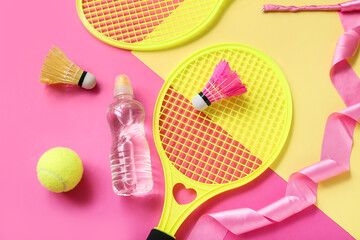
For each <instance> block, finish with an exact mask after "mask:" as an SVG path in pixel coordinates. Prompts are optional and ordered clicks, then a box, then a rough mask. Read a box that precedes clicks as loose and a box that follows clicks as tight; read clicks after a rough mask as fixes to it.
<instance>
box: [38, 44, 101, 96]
mask: <svg viewBox="0 0 360 240" xmlns="http://www.w3.org/2000/svg"><path fill="white" fill-rule="evenodd" d="M40 82H42V83H48V84H56V83H64V84H72V85H79V86H80V87H83V88H85V89H92V88H94V87H95V85H96V79H95V76H94V75H92V74H91V73H88V72H86V71H84V70H82V69H81V68H79V67H78V66H76V65H75V64H74V63H73V62H72V61H70V60H69V59H68V58H67V57H66V56H65V54H64V53H63V52H62V51H61V50H60V49H59V48H57V47H53V48H52V49H50V51H49V54H48V55H47V56H46V59H45V62H44V63H43V68H42V70H41V76H40Z"/></svg>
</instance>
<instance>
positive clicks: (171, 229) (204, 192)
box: [153, 43, 292, 237]
mask: <svg viewBox="0 0 360 240" xmlns="http://www.w3.org/2000/svg"><path fill="white" fill-rule="evenodd" d="M224 49H225V50H226V49H235V51H236V50H238V51H245V52H247V53H249V54H252V55H255V56H256V57H258V58H259V59H260V60H262V61H263V62H264V63H266V65H267V66H268V67H269V69H271V70H272V71H273V74H275V75H274V76H275V77H276V79H277V80H278V81H277V83H275V84H279V85H280V87H281V89H282V91H283V97H284V101H285V104H286V111H284V112H285V113H284V119H282V120H283V121H284V125H283V129H282V132H281V136H278V137H279V140H278V144H277V146H276V147H275V148H274V149H273V151H272V152H271V153H270V154H269V157H268V159H261V157H260V159H261V160H263V161H264V163H263V164H262V165H261V166H260V167H259V168H258V169H256V170H255V171H254V172H253V173H252V174H250V175H248V176H246V177H244V178H241V179H239V180H237V181H234V182H229V183H225V184H205V183H201V182H197V181H195V180H192V179H190V178H188V177H186V176H185V175H184V174H182V173H181V172H180V171H178V170H177V169H176V168H175V167H174V165H173V163H172V162H171V161H170V160H168V157H167V156H166V153H165V151H164V149H163V146H162V143H161V140H160V133H159V131H158V130H159V120H160V119H159V118H160V115H161V114H160V113H161V106H162V101H163V99H164V96H165V94H166V92H167V89H168V88H169V87H170V86H172V87H174V88H175V89H176V86H173V81H174V79H175V78H176V77H177V76H178V75H179V74H181V73H182V74H183V73H184V72H186V71H183V70H184V69H185V68H186V67H187V66H190V64H191V63H194V62H195V63H196V61H195V60H196V59H200V58H201V57H202V56H205V55H207V54H212V53H214V54H216V52H217V51H220V52H221V51H223V50H224ZM225 60H226V58H225ZM230 66H231V67H232V68H235V70H237V69H236V67H237V66H233V65H231V63H230ZM211 67H212V68H213V67H215V64H214V66H211ZM187 72H189V74H190V71H187ZM238 73H239V74H240V75H241V74H242V73H241V72H238ZM245 79H246V78H245ZM199 81H200V80H199ZM243 82H244V83H245V84H246V83H247V82H246V80H243ZM202 84H203V83H199V84H194V86H193V89H190V90H189V89H188V88H186V89H185V88H183V89H176V90H177V91H178V92H179V93H181V94H183V95H184V96H185V97H186V98H187V99H188V100H189V99H190V100H191V98H190V97H191V96H190V95H189V94H191V93H192V94H194V95H195V94H196V93H198V90H199V89H198V88H199V86H201V85H202ZM175 85H176V84H175ZM247 87H248V91H256V90H258V89H256V88H255V89H254V86H247ZM257 88H261V84H260V85H259V86H258V87H257ZM246 94H249V93H246ZM221 101H226V99H224V100H221ZM221 101H220V102H221ZM229 101H231V100H229ZM219 104H221V103H219ZM274 104H276V102H275V100H274ZM219 106H220V105H219ZM219 106H215V105H214V106H213V105H212V106H210V107H209V108H208V109H209V111H211V108H218V107H219ZM215 112H216V111H215ZM205 114H206V115H207V116H209V117H210V118H211V115H212V113H211V112H206V111H205ZM212 116H215V115H212ZM291 119H292V99H291V94H290V90H289V86H288V84H287V81H286V79H285V77H284V75H283V73H282V72H281V70H280V69H279V68H278V66H277V65H276V64H275V63H274V62H273V61H272V60H271V59H270V58H269V57H267V56H266V55H264V54H263V53H261V52H259V51H258V50H256V49H254V48H251V47H248V46H245V45H241V44H231V43H230V44H220V45H215V46H212V47H209V48H206V49H203V50H201V51H199V52H197V53H195V54H194V55H192V56H190V57H189V58H188V59H186V60H185V61H184V62H183V63H182V64H180V65H179V66H178V67H177V68H176V69H175V70H174V72H173V73H172V74H171V75H170V76H169V78H168V80H167V81H166V82H165V84H164V85H163V87H162V89H161V92H160V94H159V96H158V99H157V102H156V106H155V111H154V121H153V128H154V129H153V130H154V139H155V144H156V148H157V150H158V152H159V155H160V157H161V162H162V165H163V170H164V175H165V182H166V184H165V202H164V209H163V213H162V217H161V220H160V223H159V225H158V227H157V228H156V229H158V230H160V231H163V232H165V233H166V234H168V235H171V236H173V237H174V235H175V233H176V231H177V229H178V228H179V227H180V225H181V224H182V222H183V221H184V220H185V219H186V218H187V217H188V215H189V214H190V213H191V212H193V210H195V209H196V208H197V207H198V206H199V205H201V204H202V203H203V202H205V201H206V200H208V199H210V198H212V197H214V196H215V195H217V194H219V193H222V192H224V191H227V190H231V189H234V188H237V187H239V186H241V185H244V184H246V183H248V182H250V181H252V180H253V179H255V178H256V177H258V176H259V175H260V174H261V173H262V172H264V171H265V170H266V169H267V168H268V167H269V166H270V164H271V163H272V162H273V161H274V160H275V158H276V157H277V155H278V154H279V152H280V150H281V149H282V147H283V145H284V143H285V141H286V138H287V136H288V133H289V130H290V125H291ZM216 124H218V125H220V126H221V127H223V128H225V129H226V128H227V127H226V125H227V122H221V121H220V122H219V121H217V122H216ZM227 131H228V132H229V134H231V135H233V136H235V137H234V138H235V139H236V133H233V132H231V129H227ZM239 142H240V143H242V142H241V140H240V141H239ZM242 144H243V143H242ZM244 146H245V147H248V146H247V145H246V144H244ZM250 149H251V148H250ZM260 155H261V154H260ZM177 183H182V184H184V186H185V187H186V188H187V189H194V190H195V191H196V193H197V196H196V199H195V200H194V201H193V202H191V203H189V204H185V205H181V204H178V203H177V202H176V200H175V199H174V197H173V188H174V186H175V185H176V184H177Z"/></svg>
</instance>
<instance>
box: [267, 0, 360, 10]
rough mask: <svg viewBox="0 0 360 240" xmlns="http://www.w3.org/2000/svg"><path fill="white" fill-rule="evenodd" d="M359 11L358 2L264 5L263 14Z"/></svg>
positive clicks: (356, 0)
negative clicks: (297, 5) (299, 5)
mask: <svg viewBox="0 0 360 240" xmlns="http://www.w3.org/2000/svg"><path fill="white" fill-rule="evenodd" d="M359 10H360V0H353V1H349V2H343V3H339V4H336V5H312V6H301V7H296V6H280V5H270V4H269V5H264V8H263V12H298V11H340V12H352V11H359Z"/></svg>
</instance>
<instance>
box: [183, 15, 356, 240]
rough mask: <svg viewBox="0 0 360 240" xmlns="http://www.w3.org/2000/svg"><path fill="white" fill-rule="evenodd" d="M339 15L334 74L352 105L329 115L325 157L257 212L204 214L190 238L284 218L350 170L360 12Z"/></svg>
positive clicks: (252, 227)
mask: <svg viewBox="0 0 360 240" xmlns="http://www.w3.org/2000/svg"><path fill="white" fill-rule="evenodd" d="M339 14H340V17H341V20H342V23H343V26H344V29H345V30H346V32H345V33H344V34H343V35H341V36H340V38H339V39H338V42H337V45H336V49H335V53H334V57H333V62H332V66H331V69H330V78H331V81H332V83H333V85H334V87H335V88H336V90H337V91H338V93H339V94H340V96H341V98H342V100H343V101H344V103H345V104H346V106H347V108H345V109H343V110H342V111H339V112H335V113H332V114H331V115H330V116H329V118H328V120H327V122H326V127H325V132H324V138H323V144H322V149H321V159H320V162H317V163H315V164H313V165H310V166H308V167H306V168H304V169H302V170H300V171H298V172H295V173H293V174H292V175H291V176H290V178H289V181H288V184H287V189H286V194H285V197H283V198H281V199H280V200H278V201H276V202H274V203H272V204H270V205H268V206H266V207H264V208H262V209H260V210H258V211H255V210H252V209H249V208H243V209H236V210H230V211H224V212H219V213H214V214H209V215H205V216H203V217H201V218H200V219H199V221H198V223H197V224H196V225H195V227H194V229H193V231H192V232H191V234H190V236H189V238H188V239H189V240H195V239H203V238H204V236H206V239H208V240H215V239H224V237H225V236H226V233H227V232H228V231H230V232H232V233H234V234H237V235H238V234H242V233H245V232H248V231H252V230H255V229H257V228H261V227H264V226H267V225H270V224H272V223H275V222H280V221H282V220H284V219H286V218H288V217H290V216H292V215H294V214H296V213H298V212H300V211H302V210H304V209H305V208H307V207H309V206H311V205H313V204H314V203H315V202H316V195H317V186H318V183H319V182H321V181H324V180H327V179H329V178H332V177H335V176H337V175H339V174H341V173H344V172H346V171H349V164H350V155H351V148H352V144H353V133H354V129H355V125H356V122H360V80H359V78H358V77H357V75H356V73H355V72H354V71H353V69H352V68H351V66H350V65H349V63H348V62H347V60H346V59H347V58H350V57H352V56H354V54H355V53H356V51H357V49H358V45H359V41H360V14H355V15H354V14H350V15H347V14H344V13H339ZM349 19H350V20H349ZM354 24H356V25H355V26H353V25H354Z"/></svg>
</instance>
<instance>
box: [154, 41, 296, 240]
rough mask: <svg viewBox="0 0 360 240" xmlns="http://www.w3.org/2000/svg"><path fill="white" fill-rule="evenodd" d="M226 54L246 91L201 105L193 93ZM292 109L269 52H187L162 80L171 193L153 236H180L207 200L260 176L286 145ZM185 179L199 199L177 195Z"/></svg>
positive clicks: (161, 123) (162, 131)
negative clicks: (198, 106)
mask: <svg viewBox="0 0 360 240" xmlns="http://www.w3.org/2000/svg"><path fill="white" fill-rule="evenodd" d="M221 59H224V60H226V61H228V62H229V64H230V66H231V69H233V70H235V71H236V72H237V73H238V74H239V75H240V76H241V81H242V82H243V83H245V84H246V87H247V89H248V92H247V93H246V94H243V95H241V96H235V97H230V98H227V99H223V100H220V101H219V102H215V103H214V104H212V105H211V106H210V107H208V108H207V109H206V110H205V111H203V112H199V111H197V110H195V109H194V108H193V106H192V104H191V99H192V98H193V96H194V95H196V94H197V93H199V92H200V91H201V89H202V88H203V86H204V85H205V84H206V82H207V81H208V80H209V78H210V77H211V74H212V72H213V70H214V67H215V66H216V64H217V63H218V62H219V61H220V60H221ZM189 100H190V101H189ZM291 117H292V101H291V95H290V91H289V87H288V84H287V82H286V79H285V77H284V75H283V74H282V72H281V71H280V69H279V68H278V67H277V65H276V64H275V63H274V62H273V61H272V60H271V59H269V58H268V57H267V56H265V55H264V54H263V53H261V52H259V51H257V50H255V49H253V48H250V47H247V46H244V45H239V44H223V45H217V46H213V47H210V48H207V49H204V50H202V51H200V52H198V53H196V54H194V55H193V56H191V57H190V58H188V59H187V60H185V62H183V63H182V64H181V65H180V66H179V67H178V68H177V69H176V70H175V71H174V72H173V73H172V74H171V75H170V77H169V79H168V80H167V81H166V83H165V84H164V86H163V88H162V90H161V92H160V94H159V97H158V100H157V103H156V107H155V113H154V138H155V143H156V147H157V149H158V152H159V155H160V157H161V161H162V165H163V168H164V175H165V181H166V194H165V203H164V209H163V213H162V217H161V220H160V223H159V226H158V227H157V228H156V229H153V230H152V231H151V233H150V235H149V237H148V239H151V240H153V239H174V235H175V233H176V231H177V229H178V228H179V226H180V225H181V223H182V222H183V221H184V220H185V219H186V218H187V216H188V215H189V214H190V213H191V212H192V211H193V210H194V209H196V208H197V207H198V206H199V205H201V204H202V203H203V202H205V201H206V200H208V199H209V198H211V197H213V196H215V195H217V194H220V193H222V192H225V191H227V190H230V189H234V188H237V187H239V186H241V185H244V184H246V183H248V182H249V181H251V180H253V179H255V178H256V177H257V176H259V175H260V174H261V173H262V172H263V171H264V170H265V169H266V168H267V167H269V165H270V164H271V163H272V162H273V161H274V159H275V158H276V156H277V155H278V154H279V152H280V150H281V148H282V147H283V145H284V143H285V140H286V138H287V135H288V132H289V129H290V124H291ZM179 184H183V185H184V187H185V188H186V189H193V190H195V191H196V198H195V200H193V201H192V202H191V203H188V204H181V203H178V201H177V199H176V198H175V197H174V195H173V191H174V188H175V187H176V186H178V185H179Z"/></svg>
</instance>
